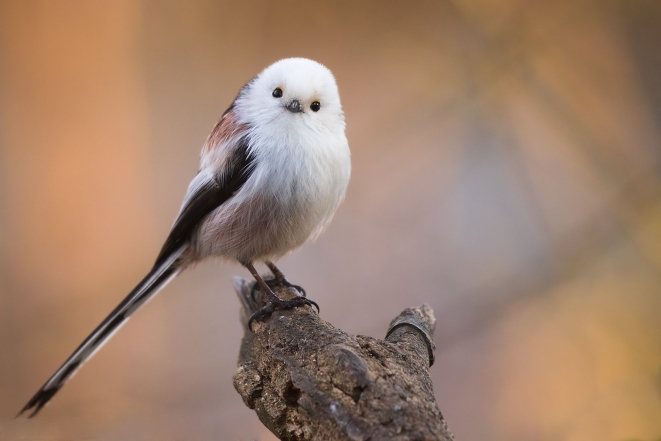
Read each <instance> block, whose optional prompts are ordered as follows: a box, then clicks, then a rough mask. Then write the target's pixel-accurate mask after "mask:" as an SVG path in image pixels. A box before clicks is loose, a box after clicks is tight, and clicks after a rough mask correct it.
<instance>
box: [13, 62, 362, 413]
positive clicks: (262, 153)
mask: <svg viewBox="0 0 661 441" xmlns="http://www.w3.org/2000/svg"><path fill="white" fill-rule="evenodd" d="M276 88H278V89H279V92H278V93H277V94H275V93H274V90H275V89H276ZM312 103H315V106H312ZM316 104H319V106H317V105H316ZM311 106H312V107H311ZM315 110H316V111H315ZM350 170H351V165H350V154H349V147H348V144H347V139H346V137H345V135H344V114H343V112H342V106H341V105H340V97H339V94H338V90H337V85H336V84H335V79H334V78H333V75H332V74H331V72H330V71H329V70H328V69H327V68H326V67H324V66H322V65H321V64H319V63H317V62H315V61H312V60H307V59H304V58H288V59H285V60H281V61H278V62H276V63H274V64H273V65H271V66H269V67H267V68H266V69H265V70H264V71H263V72H261V73H260V74H259V75H257V77H255V78H254V79H253V80H251V81H250V82H248V83H247V84H246V85H245V86H244V87H243V88H242V89H241V91H240V92H239V94H238V96H237V97H236V99H235V100H234V102H233V103H232V105H231V106H230V107H229V109H227V111H226V112H225V114H224V115H223V116H222V118H221V120H220V121H219V122H218V124H217V125H216V126H215V128H214V129H213V131H212V133H211V134H210V135H209V137H208V139H207V141H206V143H205V145H204V147H203V149H202V155H201V161H200V171H199V173H198V175H197V176H196V177H195V178H194V179H193V180H192V182H191V184H190V186H189V188H188V192H187V193H186V196H185V198H184V202H183V204H182V207H181V210H180V212H179V215H178V216H177V219H176V220H175V222H174V225H173V226H172V229H171V231H170V234H169V236H168V238H167V240H166V242H165V244H164V245H163V248H162V250H161V253H160V254H159V256H158V258H157V260H156V263H155V265H154V267H153V268H152V270H151V271H150V272H149V274H148V275H147V276H146V277H145V278H144V279H143V280H142V282H140V283H139V284H138V286H137V287H136V288H135V289H134V290H133V291H131V293H129V295H128V296H127V297H126V298H125V299H124V300H123V301H122V302H121V303H120V304H119V305H118V306H117V308H115V310H113V311H112V312H111V313H110V315H109V316H108V317H106V319H105V320H104V321H103V322H102V323H101V324H100V325H99V326H98V327H97V328H96V329H95V330H94V332H92V334H91V335H90V336H88V337H87V338H86V339H85V341H84V342H83V343H82V344H81V345H80V346H79V347H78V349H76V351H74V353H73V354H72V355H71V356H70V357H69V358H68V359H67V360H66V361H65V363H64V364H63V365H62V367H60V369H58V370H57V372H56V373H55V374H54V375H53V376H52V377H51V378H50V379H49V380H48V381H47V382H46V384H44V386H43V387H42V388H41V389H40V390H39V391H38V392H37V393H36V394H35V395H34V397H32V399H31V400H30V401H29V402H28V404H27V405H26V406H25V407H24V408H23V410H22V411H21V413H22V412H24V411H26V410H31V409H32V410H33V413H32V415H35V414H36V413H37V412H38V411H39V410H40V409H41V408H42V407H43V406H44V405H45V404H46V403H47V402H48V401H49V400H50V399H51V398H52V397H53V395H55V393H57V391H58V390H59V389H60V388H61V387H62V386H63V385H64V383H65V382H66V381H67V380H68V379H69V378H71V377H72V376H73V374H74V373H75V372H76V371H77V369H79V368H80V366H82V364H83V363H84V362H85V361H86V360H88V359H89V358H90V357H91V356H92V355H93V354H94V353H95V352H96V351H97V350H98V349H99V348H100V347H101V346H102V345H103V343H104V342H105V341H107V340H108V338H110V336H112V334H113V333H114V332H116V331H117V330H118V329H119V327H120V326H121V325H122V324H123V323H125V321H126V320H127V319H128V317H129V316H130V315H131V314H132V313H133V312H134V311H135V310H136V309H137V308H138V307H139V306H141V305H142V304H144V303H145V302H146V301H147V300H149V299H150V298H151V297H152V296H153V295H154V294H155V293H156V292H157V291H158V290H159V289H160V288H162V287H163V286H165V284H167V283H168V281H169V280H171V279H172V278H173V277H174V276H176V275H177V274H178V273H179V272H180V271H181V270H183V269H184V268H186V267H187V266H188V265H190V264H191V263H193V262H196V261H199V260H202V259H204V258H207V257H214V256H215V257H223V258H226V259H230V260H236V261H238V262H240V263H242V264H244V265H248V264H249V265H250V266H249V269H250V268H252V272H253V274H256V273H254V268H253V267H252V262H254V261H262V260H272V259H276V258H278V257H280V256H282V255H284V254H286V253H288V252H289V251H292V250H294V249H296V248H298V247H299V246H301V245H303V243H304V242H305V241H307V240H309V239H311V238H315V237H316V236H318V235H319V234H320V233H321V232H322V231H323V230H324V228H325V227H326V226H327V225H328V223H329V222H330V220H331V218H332V217H333V214H334V213H335V210H336V209H337V207H338V205H339V204H340V202H341V201H342V199H343V197H344V192H345V190H346V187H347V184H348V182H349V174H350ZM257 277H258V276H257ZM258 280H261V279H258ZM262 283H263V281H262ZM308 303H312V302H308Z"/></svg>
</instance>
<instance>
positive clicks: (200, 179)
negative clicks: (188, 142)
mask: <svg viewBox="0 0 661 441" xmlns="http://www.w3.org/2000/svg"><path fill="white" fill-rule="evenodd" d="M225 147H227V146H225ZM253 168H254V160H253V157H252V156H251V155H250V153H249V150H248V139H247V137H246V136H242V137H241V138H239V139H238V140H237V141H236V142H235V143H234V144H233V145H232V146H231V150H229V151H228V152H227V157H226V160H225V161H224V166H223V167H222V168H221V170H219V171H217V172H216V173H207V172H204V171H203V172H200V173H199V174H198V175H197V176H196V177H195V178H194V179H193V181H192V182H191V185H190V186H189V189H188V193H187V194H186V197H185V198H184V203H183V205H182V207H181V210H180V211H179V215H178V216H177V219H176V220H175V222H174V225H173V226H172V230H171V231H170V234H169V236H168V238H167V240H166V241H165V244H164V245H163V248H162V249H161V252H160V254H159V255H158V259H156V263H155V264H154V267H153V268H152V269H151V271H150V272H149V273H148V274H147V276H145V278H144V279H143V280H142V281H141V282H140V283H139V284H138V285H137V286H136V287H135V288H134V289H133V291H131V292H130V293H129V295H128V296H126V297H125V298H124V300H122V301H121V303H120V304H119V305H117V307H116V308H115V309H114V310H113V311H112V312H111V313H110V314H109V315H108V317H106V318H105V319H104V320H103V321H102V322H101V324H100V325H99V326H98V327H97V328H96V329H95V330H94V331H93V332H92V333H91V334H90V335H89V336H88V337H87V338H86V339H85V341H83V343H81V345H80V346H78V348H77V349H76V350H75V351H74V352H73V354H71V356H69V358H68V359H67V360H66V361H65V362H64V364H63V365H62V366H61V367H60V368H59V369H58V370H57V371H56V372H55V374H53V375H52V376H51V377H50V378H49V379H48V381H47V382H46V383H45V384H44V385H43V386H42V387H41V389H39V391H37V393H36V394H35V395H34V396H33V397H32V399H31V400H30V401H29V402H28V403H27V404H26V405H25V407H24V408H23V409H22V410H21V412H20V413H19V415H20V414H22V413H23V412H25V411H28V410H33V411H32V413H31V414H30V417H33V416H34V415H36V414H37V413H38V412H39V411H40V410H41V408H42V407H44V406H45V405H46V403H48V402H49V401H50V399H51V398H53V396H54V395H55V394H56V393H57V392H58V391H59V390H60V388H62V386H64V383H65V382H66V381H67V380H68V379H69V378H71V377H72V376H73V374H74V373H75V372H76V371H77V370H78V369H79V368H80V367H81V366H82V364H83V363H84V362H85V361H87V360H88V359H89V358H90V357H92V355H94V353H95V352H96V351H98V350H99V349H100V348H101V346H102V345H103V344H104V343H105V342H106V341H107V340H108V339H109V338H110V337H111V336H112V335H113V334H114V333H115V332H116V331H117V330H118V329H119V327H120V326H121V325H123V324H124V323H125V322H126V320H127V319H128V318H129V316H130V315H131V314H133V313H134V312H135V311H136V310H137V309H138V308H139V307H140V306H141V305H143V304H144V303H145V302H146V301H147V300H149V299H150V298H151V297H152V296H153V295H154V294H156V293H157V292H158V291H159V289H160V288H162V287H163V286H165V284H167V282H169V281H170V280H171V279H172V278H173V277H175V276H176V275H177V274H178V273H179V271H181V270H182V269H183V267H182V260H181V259H182V257H183V254H184V252H185V250H186V248H187V246H188V240H189V239H190V237H191V234H192V233H193V231H194V230H195V227H196V226H197V225H198V224H199V223H200V221H202V219H203V218H204V217H205V216H206V215H207V214H209V213H210V212H211V211H213V210H214V209H215V208H216V207H218V206H220V205H221V204H222V203H223V202H225V201H226V200H227V199H229V198H230V197H232V195H233V194H234V193H236V192H237V191H238V190H239V189H240V188H241V186H242V185H243V184H244V183H245V182H246V180H247V179H248V177H249V176H250V174H251V172H252V170H253Z"/></svg>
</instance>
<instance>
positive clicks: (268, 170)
mask: <svg viewBox="0 0 661 441" xmlns="http://www.w3.org/2000/svg"><path fill="white" fill-rule="evenodd" d="M294 116H303V115H294ZM293 122H294V124H295V123H301V124H299V125H294V126H292V127H280V130H271V129H270V128H269V127H268V126H266V127H261V130H253V131H251V132H250V138H251V148H250V150H251V154H252V155H254V158H255V164H256V165H255V169H254V171H253V173H252V174H251V175H250V177H249V178H248V180H247V181H246V183H245V184H244V185H243V187H242V188H241V189H240V190H239V191H238V192H237V194H236V195H234V196H233V197H232V198H231V199H230V200H228V201H227V202H225V203H224V204H223V205H221V206H220V207H218V208H217V209H216V210H214V211H213V212H212V213H211V214H210V215H209V216H207V218H206V219H205V220H204V221H203V222H202V224H201V226H200V228H199V230H198V233H197V235H196V237H195V238H194V245H195V249H196V254H197V256H198V257H199V258H203V257H207V256H221V257H226V258H230V259H236V260H238V261H239V262H242V263H247V262H250V261H255V260H264V259H276V258H278V257H280V256H282V255H284V254H286V253H288V252H289V251H292V250H294V249H295V248H298V247H299V246H301V245H303V243H304V242H305V241H307V240H308V239H313V238H315V237H316V236H318V235H319V234H320V233H321V232H322V231H323V230H324V228H325V227H326V226H327V225H328V223H329V222H330V220H331V219H332V217H333V214H334V213H335V210H336V209H337V207H338V205H339V203H340V202H341V201H342V199H343V198H344V193H345V191H346V188H347V184H348V182H349V175H350V170H351V164H350V153H349V147H348V144H347V140H346V137H345V136H344V131H343V130H335V131H326V130H323V131H324V132H326V133H320V131H319V128H318V127H314V128H312V127H307V126H305V124H304V122H303V121H296V120H294V121H293ZM342 129H343V128H342Z"/></svg>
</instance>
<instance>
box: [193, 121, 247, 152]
mask: <svg viewBox="0 0 661 441" xmlns="http://www.w3.org/2000/svg"><path fill="white" fill-rule="evenodd" d="M247 131H248V127H247V126H246V125H245V124H238V123H237V122H236V116H235V115H234V112H233V111H231V110H230V111H229V112H225V114H224V115H223V116H222V117H221V118H220V121H218V123H217V124H216V125H215V127H214V128H213V130H212V131H211V133H210V134H209V136H208V137H207V140H206V141H205V143H204V147H202V152H203V154H206V153H209V152H211V151H212V150H213V149H215V148H216V147H217V146H219V145H221V144H224V143H226V142H227V141H229V140H230V139H231V138H234V137H237V136H241V135H242V134H244V133H245V132H247Z"/></svg>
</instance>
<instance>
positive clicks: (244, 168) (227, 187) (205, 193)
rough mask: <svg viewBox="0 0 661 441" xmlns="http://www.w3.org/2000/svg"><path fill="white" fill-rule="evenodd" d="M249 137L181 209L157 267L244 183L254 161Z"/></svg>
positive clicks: (239, 143) (241, 139) (158, 259)
mask: <svg viewBox="0 0 661 441" xmlns="http://www.w3.org/2000/svg"><path fill="white" fill-rule="evenodd" d="M248 145H249V141H248V137H247V136H242V137H241V138H240V139H239V140H238V142H237V145H236V147H235V149H234V151H233V154H232V156H231V157H230V158H229V159H228V163H227V165H226V167H225V169H224V170H223V172H222V173H217V174H216V175H215V176H214V179H211V180H209V181H207V182H206V183H204V185H202V186H201V187H200V188H199V189H198V190H197V191H196V192H195V193H194V194H192V195H191V197H190V198H189V200H188V201H187V203H186V204H185V205H184V206H183V207H182V209H181V212H180V213H179V216H177V219H176V220H175V222H174V225H173V226H172V229H171V230H170V234H169V235H168V238H167V240H166V241H165V243H164V244H163V248H162V249H161V252H160V253H159V255H158V258H157V259H156V265H158V264H159V263H160V262H162V261H163V260H164V259H167V257H168V256H169V255H170V253H171V252H173V251H174V250H176V249H178V248H179V247H180V246H181V245H182V244H183V243H185V242H187V241H188V240H190V237H191V234H193V231H194V230H195V227H196V226H197V225H198V224H199V223H200V222H201V221H202V219H204V217H205V216H206V215H208V214H209V213H211V212H212V211H213V210H215V209H216V208H218V207H219V206H220V205H221V204H222V203H223V202H225V201H226V200H228V199H229V198H231V197H232V196H233V195H234V194H235V193H236V192H237V191H239V190H240V189H241V187H242V186H243V184H245V183H246V181H247V180H248V178H249V177H250V174H251V173H252V170H253V169H254V166H255V161H254V158H253V156H252V155H250V152H249V150H248Z"/></svg>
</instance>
